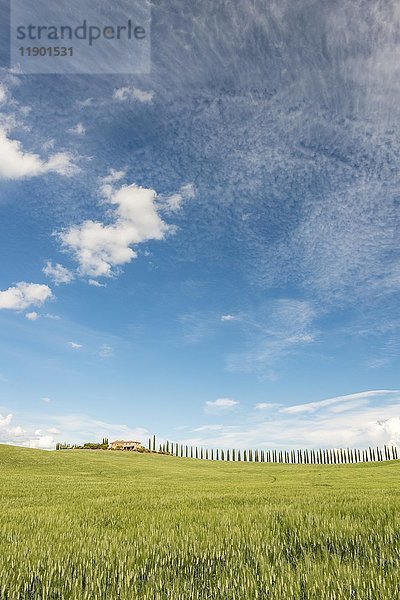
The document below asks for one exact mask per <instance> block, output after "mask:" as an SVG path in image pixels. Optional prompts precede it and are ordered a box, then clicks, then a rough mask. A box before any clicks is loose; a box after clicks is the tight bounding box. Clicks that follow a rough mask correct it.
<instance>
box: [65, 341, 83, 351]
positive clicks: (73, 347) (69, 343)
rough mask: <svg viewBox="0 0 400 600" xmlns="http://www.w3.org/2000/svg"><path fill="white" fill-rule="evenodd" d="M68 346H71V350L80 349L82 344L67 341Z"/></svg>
mask: <svg viewBox="0 0 400 600" xmlns="http://www.w3.org/2000/svg"><path fill="white" fill-rule="evenodd" d="M68 346H69V347H70V348H72V350H80V349H81V348H83V346H82V344H77V343H76V342H68Z"/></svg>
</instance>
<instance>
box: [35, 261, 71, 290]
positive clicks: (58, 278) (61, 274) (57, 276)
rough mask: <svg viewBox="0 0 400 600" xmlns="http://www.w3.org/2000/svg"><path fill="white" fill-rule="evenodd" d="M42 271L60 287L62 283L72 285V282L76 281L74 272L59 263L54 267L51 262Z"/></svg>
mask: <svg viewBox="0 0 400 600" xmlns="http://www.w3.org/2000/svg"><path fill="white" fill-rule="evenodd" d="M42 271H43V273H44V274H45V275H46V277H50V278H51V279H52V280H53V282H54V283H55V284H56V285H60V284H61V283H71V281H73V280H74V274H73V273H72V271H70V270H69V269H67V268H66V267H63V265H60V264H59V263H57V264H55V265H53V264H52V263H51V261H49V260H48V261H47V263H46V265H45V266H44V267H43V269H42Z"/></svg>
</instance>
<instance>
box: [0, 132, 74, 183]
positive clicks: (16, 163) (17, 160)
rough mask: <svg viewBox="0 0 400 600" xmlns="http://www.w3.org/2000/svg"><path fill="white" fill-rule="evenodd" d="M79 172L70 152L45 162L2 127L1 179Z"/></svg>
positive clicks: (0, 140)
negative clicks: (24, 147)
mask: <svg viewBox="0 0 400 600" xmlns="http://www.w3.org/2000/svg"><path fill="white" fill-rule="evenodd" d="M78 170H79V169H78V167H77V166H76V165H75V164H74V162H73V157H72V155H71V154H70V153H69V152H58V153H57V154H53V155H52V156H50V157H49V158H48V159H47V160H45V159H43V158H41V157H40V156H39V155H38V154H34V153H32V152H26V151H25V150H24V149H23V147H22V144H21V142H19V141H18V140H13V139H10V138H9V137H8V133H7V131H6V129H4V127H3V128H1V127H0V178H3V179H22V178H24V177H35V176H37V175H43V174H45V173H50V172H54V173H58V174H59V175H65V176H71V175H74V174H75V173H76V172H77V171H78Z"/></svg>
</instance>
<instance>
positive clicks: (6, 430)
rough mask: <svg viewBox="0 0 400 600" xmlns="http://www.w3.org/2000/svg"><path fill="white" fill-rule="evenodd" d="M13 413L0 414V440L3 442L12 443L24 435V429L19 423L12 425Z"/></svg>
mask: <svg viewBox="0 0 400 600" xmlns="http://www.w3.org/2000/svg"><path fill="white" fill-rule="evenodd" d="M12 419H13V415H12V414H9V415H5V416H3V415H1V414H0V442H3V443H4V444H12V443H15V442H17V443H18V442H20V441H21V439H22V436H23V435H24V430H23V429H22V427H20V426H19V425H17V426H15V427H14V426H12V424H11V422H12Z"/></svg>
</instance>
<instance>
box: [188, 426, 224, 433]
mask: <svg viewBox="0 0 400 600" xmlns="http://www.w3.org/2000/svg"><path fill="white" fill-rule="evenodd" d="M221 429H224V426H223V425H201V427H196V428H195V429H192V432H194V431H220V430H221Z"/></svg>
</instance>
